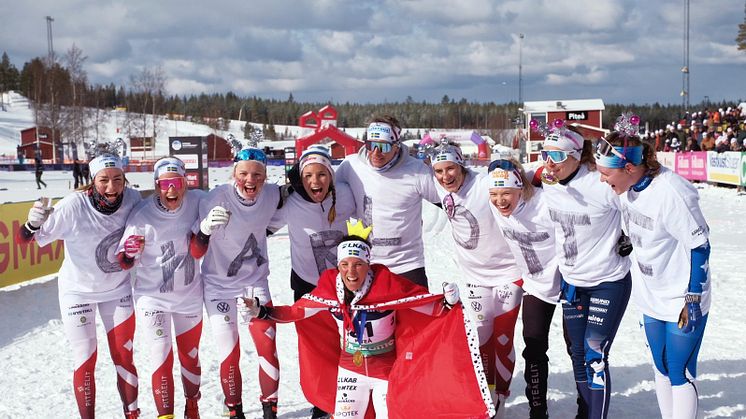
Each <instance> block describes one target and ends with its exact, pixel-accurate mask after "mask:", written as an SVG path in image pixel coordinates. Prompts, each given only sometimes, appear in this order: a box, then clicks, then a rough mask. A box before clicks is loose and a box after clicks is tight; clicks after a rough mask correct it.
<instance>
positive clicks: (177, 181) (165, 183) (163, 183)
mask: <svg viewBox="0 0 746 419" xmlns="http://www.w3.org/2000/svg"><path fill="white" fill-rule="evenodd" d="M155 183H157V184H158V187H159V188H161V190H162V191H167V190H169V189H170V188H171V187H172V186H173V187H174V189H181V188H183V187H184V178H183V177H172V178H168V179H158V180H156V181H155Z"/></svg>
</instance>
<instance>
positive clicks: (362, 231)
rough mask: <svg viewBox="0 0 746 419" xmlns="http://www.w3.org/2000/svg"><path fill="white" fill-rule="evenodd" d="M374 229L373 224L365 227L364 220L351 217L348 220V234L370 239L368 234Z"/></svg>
mask: <svg viewBox="0 0 746 419" xmlns="http://www.w3.org/2000/svg"><path fill="white" fill-rule="evenodd" d="M372 229H373V226H372V225H371V226H368V227H365V226H364V225H363V222H362V221H360V220H358V219H357V218H350V219H349V220H347V234H349V235H351V236H358V237H361V238H363V239H365V240H368V235H369V234H370V231H371V230H372Z"/></svg>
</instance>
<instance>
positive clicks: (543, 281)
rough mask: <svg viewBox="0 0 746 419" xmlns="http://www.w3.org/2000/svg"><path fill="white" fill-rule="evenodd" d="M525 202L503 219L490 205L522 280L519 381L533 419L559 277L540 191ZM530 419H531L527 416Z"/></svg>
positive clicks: (543, 384)
mask: <svg viewBox="0 0 746 419" xmlns="http://www.w3.org/2000/svg"><path fill="white" fill-rule="evenodd" d="M533 191H534V195H533V196H532V197H531V199H530V200H528V201H524V200H523V199H521V201H520V203H519V204H518V205H517V206H516V208H515V210H513V212H512V213H511V214H510V216H508V217H504V216H502V215H501V214H499V213H498V211H497V209H496V208H494V206H490V208H491V210H492V213H493V215H494V217H495V220H497V224H498V226H499V227H500V230H501V231H502V233H503V236H504V237H505V240H506V242H507V244H508V247H509V248H510V251H511V252H512V253H513V256H514V257H515V260H516V264H517V266H518V268H519V269H520V271H521V274H522V278H523V291H524V293H525V294H524V296H523V303H522V305H523V340H524V342H525V344H526V347H525V349H524V351H523V358H524V359H525V360H526V369H525V371H524V378H525V380H526V398H527V399H528V402H529V408H530V409H531V411H532V412H534V411H535V412H536V415H535V416H536V417H542V416H546V414H547V398H546V395H547V379H548V375H549V358H548V357H547V350H549V328H550V326H551V323H552V316H553V315H554V309H555V307H556V305H557V302H558V301H559V296H560V279H561V275H560V272H559V269H558V266H557V265H558V263H557V251H556V249H555V231H554V225H553V224H552V220H551V219H550V218H549V211H548V210H547V206H546V202H545V200H544V191H543V190H541V189H540V188H534V190H533ZM532 417H534V416H532Z"/></svg>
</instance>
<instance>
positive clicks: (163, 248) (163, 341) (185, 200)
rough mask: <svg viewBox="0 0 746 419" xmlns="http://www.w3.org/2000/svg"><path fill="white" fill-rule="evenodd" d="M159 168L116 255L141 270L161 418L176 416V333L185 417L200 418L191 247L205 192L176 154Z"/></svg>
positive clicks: (141, 317)
mask: <svg viewBox="0 0 746 419" xmlns="http://www.w3.org/2000/svg"><path fill="white" fill-rule="evenodd" d="M153 170H154V177H155V193H154V194H153V195H152V196H151V197H150V199H145V200H143V201H141V202H140V204H138V206H137V207H135V209H134V210H132V213H131V214H130V216H129V219H128V220H127V227H126V228H125V230H124V235H123V236H122V240H121V241H120V242H119V249H118V255H117V256H118V258H119V264H120V266H122V268H124V269H130V268H132V267H133V266H135V265H136V266H137V270H136V279H135V281H134V282H133V295H134V298H135V307H136V311H137V321H138V324H139V325H140V328H141V329H142V330H144V334H143V338H144V339H145V341H146V344H145V347H148V348H149V351H150V353H151V358H150V359H151V360H152V363H151V365H149V366H148V367H149V371H151V372H152V376H151V383H152V385H153V398H154V400H155V406H156V411H157V412H158V418H159V419H169V418H173V417H174V407H175V406H174V405H175V403H174V377H173V372H172V371H173V363H174V353H173V339H172V336H173V337H174V338H175V339H176V344H177V347H178V354H179V361H180V362H181V371H182V375H181V383H182V386H183V388H184V395H185V396H186V403H185V408H184V417H185V418H188V419H199V408H198V406H197V401H198V400H199V398H200V392H199V388H200V375H201V368H200V364H199V341H200V337H201V335H202V280H201V278H200V275H199V268H198V267H197V264H196V263H195V260H194V258H193V257H192V256H191V255H190V254H189V242H190V240H191V239H192V237H193V236H194V234H193V233H192V227H193V225H194V224H195V223H196V221H197V217H198V215H199V214H198V209H199V200H200V198H201V196H202V195H203V192H202V191H199V190H187V184H186V178H185V177H184V176H185V174H186V169H185V167H184V162H182V161H181V160H179V159H178V158H176V157H164V158H162V159H160V160H158V161H157V162H156V163H155V165H154V166H153ZM172 325H173V334H172V331H171V330H172Z"/></svg>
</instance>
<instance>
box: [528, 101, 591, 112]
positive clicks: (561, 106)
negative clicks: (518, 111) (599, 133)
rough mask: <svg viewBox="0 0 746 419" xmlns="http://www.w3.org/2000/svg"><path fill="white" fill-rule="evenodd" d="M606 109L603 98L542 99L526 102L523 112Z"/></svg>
mask: <svg viewBox="0 0 746 419" xmlns="http://www.w3.org/2000/svg"><path fill="white" fill-rule="evenodd" d="M604 109H606V107H605V106H604V101H603V100H602V99H571V100H565V99H562V100H540V101H535V102H524V103H523V112H524V113H530V112H553V111H595V110H599V111H602V110H604Z"/></svg>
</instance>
